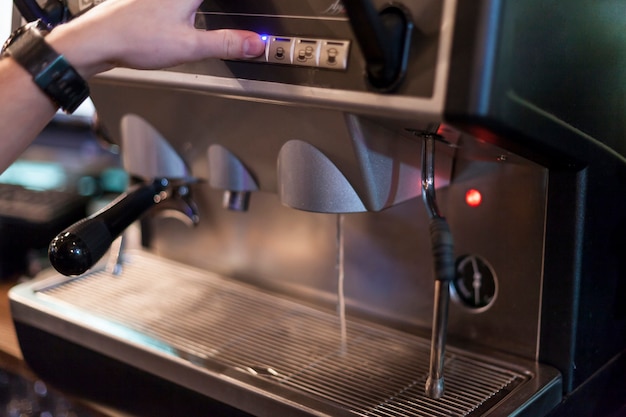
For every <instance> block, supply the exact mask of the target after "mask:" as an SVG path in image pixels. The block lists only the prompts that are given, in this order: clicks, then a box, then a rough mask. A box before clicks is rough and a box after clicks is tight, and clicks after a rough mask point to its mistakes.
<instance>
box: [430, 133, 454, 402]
mask: <svg viewBox="0 0 626 417" xmlns="http://www.w3.org/2000/svg"><path fill="white" fill-rule="evenodd" d="M435 138H436V135H435V134H423V139H424V140H423V142H422V199H423V200H424V204H425V205H426V211H427V212H428V217H429V218H430V243H431V247H432V252H433V261H434V275H435V297H434V308H433V327H432V337H431V345H430V369H429V373H428V379H427V380H426V387H425V391H426V395H428V396H429V397H431V398H441V397H442V396H443V393H444V378H443V366H444V360H445V349H446V333H447V327H448V305H449V303H450V281H452V280H453V279H454V274H455V272H454V242H453V239H452V233H451V232H450V227H449V226H448V222H447V221H446V219H445V218H444V217H443V216H442V215H441V213H440V212H439V208H438V207H437V199H436V195H435Z"/></svg>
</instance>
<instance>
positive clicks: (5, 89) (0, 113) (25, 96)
mask: <svg viewBox="0 0 626 417" xmlns="http://www.w3.org/2000/svg"><path fill="white" fill-rule="evenodd" d="M0 103H2V104H0V146H1V148H0V172H2V171H4V170H5V169H6V168H7V167H8V166H9V165H11V163H12V162H13V161H14V160H15V159H16V158H18V157H19V156H20V155H21V153H22V152H23V151H24V149H26V147H27V146H28V145H29V144H30V143H31V141H32V140H33V138H35V137H36V136H37V135H38V133H39V132H40V131H41V130H42V129H43V128H44V127H45V126H46V124H47V123H48V121H49V120H50V119H51V118H52V117H53V116H54V114H55V112H56V106H55V105H54V104H53V103H52V101H51V100H50V99H49V98H48V97H47V96H46V95H45V94H44V93H43V92H42V91H41V90H39V88H38V87H37V86H36V85H35V83H34V82H33V80H32V77H31V75H30V74H29V73H28V72H26V70H24V69H23V68H22V67H21V66H19V65H18V64H17V63H16V62H15V61H14V60H13V59H11V58H3V59H1V60H0Z"/></svg>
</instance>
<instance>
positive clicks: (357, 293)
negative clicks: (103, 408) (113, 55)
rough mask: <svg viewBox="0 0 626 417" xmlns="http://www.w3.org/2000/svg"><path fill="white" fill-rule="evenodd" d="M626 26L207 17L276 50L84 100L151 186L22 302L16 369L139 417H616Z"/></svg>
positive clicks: (621, 365)
mask: <svg viewBox="0 0 626 417" xmlns="http://www.w3.org/2000/svg"><path fill="white" fill-rule="evenodd" d="M82 3H84V2H80V4H82ZM624 9H625V6H624V5H623V4H622V3H621V2H619V1H617V0H612V1H611V0H609V1H605V2H595V3H593V4H591V3H590V2H585V1H579V0H576V1H568V2H546V1H544V0H541V1H540V0H524V1H519V0H515V1H513V0H510V1H507V0H471V1H470V0H403V1H399V2H393V3H388V2H385V1H379V0H368V1H353V0H344V1H343V2H342V1H339V0H306V1H297V2H296V1H293V0H269V1H249V0H241V1H237V2H232V1H226V0H212V1H211V0H207V1H205V2H203V3H202V5H201V6H200V8H199V10H198V12H197V15H196V26H197V28H198V30H211V29H219V28H240V29H249V30H254V31H256V32H258V33H260V34H262V36H263V37H264V39H265V42H266V50H265V54H264V55H262V56H260V57H258V58H256V59H253V60H250V61H223V60H207V61H202V62H197V63H193V64H185V65H182V66H180V67H176V68H170V69H166V70H161V71H137V70H129V69H115V70H112V71H109V72H107V73H104V74H102V75H99V76H97V77H96V78H95V79H94V80H92V82H91V83H90V86H91V91H92V99H93V101H94V104H95V107H96V110H97V115H98V121H99V124H100V126H101V127H100V131H101V132H105V133H106V136H107V138H108V140H110V141H111V142H113V143H115V144H117V145H119V146H120V148H121V154H122V159H123V163H124V168H125V169H126V170H127V172H128V173H129V175H130V177H131V178H133V182H134V185H133V187H132V188H131V189H129V191H128V192H127V193H126V194H124V195H122V196H121V197H120V199H119V200H117V201H116V202H114V203H113V204H112V205H111V206H110V207H107V208H105V209H104V210H103V211H101V212H98V213H95V214H94V215H92V216H91V217H89V218H88V219H86V220H84V221H82V222H80V223H79V224H77V225H75V226H72V227H71V228H69V229H67V230H65V231H63V232H61V233H60V234H59V235H58V236H57V238H55V240H54V241H53V242H52V244H51V247H50V257H51V263H52V264H53V266H54V267H55V268H56V270H55V269H53V268H51V269H50V270H49V271H47V273H44V274H43V276H42V277H41V278H39V279H37V280H35V281H31V282H27V283H25V284H21V285H20V286H18V287H16V288H14V289H13V290H12V291H11V293H10V302H11V309H12V314H13V319H14V323H15V328H16V331H17V334H18V337H19V340H20V345H21V349H22V352H23V354H24V358H25V359H26V361H27V362H28V363H29V365H30V366H31V367H32V368H33V369H34V370H35V371H36V372H38V373H39V374H41V375H42V376H45V377H46V378H48V379H49V380H51V381H54V382H55V383H56V384H58V385H59V386H61V387H63V388H65V389H67V390H70V391H72V392H75V393H77V394H79V395H84V396H87V397H90V398H95V399H97V400H99V401H102V402H105V403H109V404H113V405H115V406H116V407H120V408H121V409H124V410H129V412H132V413H135V414H137V415H150V416H158V415H168V416H172V415H195V416H208V415H256V416H276V415H281V416H479V415H485V416H547V415H551V416H561V415H563V416H566V415H567V416H570V415H598V416H600V415H603V416H604V415H606V416H608V415H609V414H610V413H611V412H612V410H617V409H619V407H620V406H622V405H623V403H622V404H620V401H622V400H621V399H622V398H623V396H621V395H622V394H623V393H624V379H625V378H624V377H623V376H624V370H625V369H626V365H625V362H626V361H625V359H624V349H625V347H626V308H625V307H624V306H625V305H626V303H625V302H624V300H626V270H625V268H624V264H623V261H622V259H621V258H622V256H621V255H622V254H623V250H624V248H625V247H626V239H625V236H626V198H625V197H624V195H623V193H622V192H621V191H620V189H621V186H622V184H623V183H624V181H625V180H626V159H625V157H626V141H624V140H623V139H624V137H626V122H624V120H625V119H626V118H625V117H624V116H625V115H626V102H625V101H624V97H625V96H626V82H625V81H626V76H625V75H624V74H625V73H624V71H623V68H624V67H626V66H625V64H626V48H625V46H626V39H625V38H624V35H623V34H621V33H618V32H619V31H618V30H617V29H616V28H618V27H620V26H621V27H623V25H624V22H625V20H626V18H625V17H624V16H626V10H624ZM137 18H138V19H141V16H137ZM155 30H158V28H155ZM620 42H621V43H620ZM620 47H621V49H620ZM57 270H58V271H59V272H57Z"/></svg>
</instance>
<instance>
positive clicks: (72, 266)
mask: <svg viewBox="0 0 626 417" xmlns="http://www.w3.org/2000/svg"><path fill="white" fill-rule="evenodd" d="M168 186H169V182H168V181H167V180H166V179H159V180H155V181H154V182H152V183H150V184H142V185H139V186H138V187H136V188H135V189H133V190H131V191H128V192H126V193H124V194H122V195H121V196H120V197H118V198H117V199H116V200H115V201H113V202H112V203H111V204H109V205H108V206H107V207H105V208H103V209H102V210H100V211H99V212H97V213H95V214H93V215H92V216H90V217H87V218H86V219H83V220H80V221H79V222H77V223H74V224H73V225H72V226H70V227H68V228H67V229H65V230H64V231H63V232H61V233H59V234H58V235H57V236H56V237H55V238H54V239H53V240H52V242H51V243H50V246H49V248H48V258H49V259H50V263H51V264H52V266H53V267H54V268H55V269H56V270H57V271H59V272H60V273H61V274H63V275H67V276H71V275H80V274H83V273H84V272H86V271H87V270H89V269H90V268H91V267H93V266H94V265H95V264H96V262H98V261H99V260H100V258H102V256H104V254H105V253H106V252H107V251H108V250H109V247H110V246H111V244H112V243H113V241H114V240H115V239H116V238H117V237H118V236H119V235H120V234H122V232H123V231H124V230H125V229H126V228H127V227H128V226H130V225H131V224H132V223H133V222H134V221H135V220H137V219H138V218H139V217H140V216H141V215H142V214H143V213H145V212H146V211H147V210H148V209H149V208H151V207H152V206H154V205H155V204H157V203H158V202H159V201H161V200H162V199H163V197H162V196H161V194H162V193H163V192H164V191H165V190H166V189H167V187H168Z"/></svg>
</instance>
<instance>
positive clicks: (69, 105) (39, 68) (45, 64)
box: [2, 21, 89, 113]
mask: <svg viewBox="0 0 626 417" xmlns="http://www.w3.org/2000/svg"><path fill="white" fill-rule="evenodd" d="M46 35H47V30H46V29H45V27H43V26H42V25H41V24H40V22H38V21H37V22H32V23H29V24H27V25H26V26H23V27H21V28H20V29H18V30H17V31H15V32H14V33H13V35H11V37H10V38H9V40H7V42H6V43H5V45H4V47H3V49H2V55H3V56H10V57H11V58H12V59H13V60H14V61H15V62H17V63H18V64H19V65H20V66H21V67H22V68H24V69H25V70H26V71H28V73H30V75H31V76H32V79H33V82H34V83H35V84H36V85H37V86H38V87H39V89H40V90H41V91H43V92H44V93H45V94H46V95H47V96H48V97H49V98H50V99H51V100H52V101H53V102H54V103H55V104H56V105H58V106H59V107H61V108H62V109H63V110H64V111H66V112H68V113H72V112H73V111H74V110H76V108H77V107H78V106H79V105H80V104H81V103H82V102H83V101H84V100H85V99H86V98H87V97H88V96H89V87H88V86H87V83H86V82H85V80H84V79H83V78H82V77H81V76H80V74H79V73H78V72H77V71H76V69H75V68H74V67H72V65H71V64H70V63H69V62H68V61H67V60H66V58H65V57H64V56H63V55H62V54H59V52H58V51H56V50H55V49H54V48H53V47H51V46H50V45H49V44H48V42H46V40H45V36H46Z"/></svg>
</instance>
